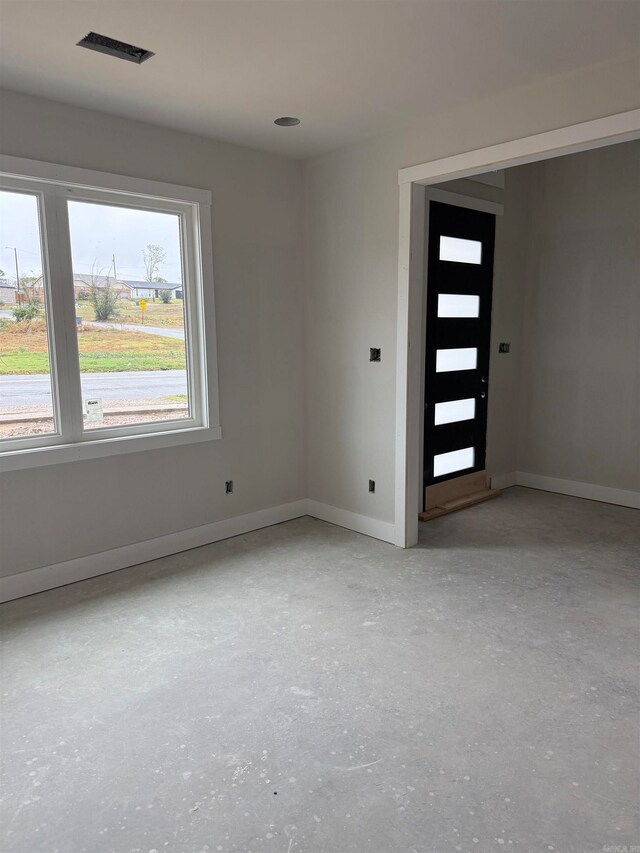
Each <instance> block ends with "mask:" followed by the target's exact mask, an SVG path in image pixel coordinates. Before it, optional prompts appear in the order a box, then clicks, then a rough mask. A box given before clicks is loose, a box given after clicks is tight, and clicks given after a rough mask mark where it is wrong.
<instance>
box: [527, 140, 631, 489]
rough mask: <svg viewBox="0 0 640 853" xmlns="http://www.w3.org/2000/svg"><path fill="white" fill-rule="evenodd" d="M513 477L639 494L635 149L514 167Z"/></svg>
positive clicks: (606, 150) (616, 148) (622, 148)
mask: <svg viewBox="0 0 640 853" xmlns="http://www.w3.org/2000/svg"><path fill="white" fill-rule="evenodd" d="M515 172H521V173H526V179H527V180H528V182H529V194H528V195H529V201H528V205H529V223H528V228H527V240H526V256H524V257H523V265H522V272H523V277H524V281H525V301H524V304H523V318H524V326H523V332H524V335H523V341H522V351H523V358H522V373H521V378H520V420H519V439H518V470H520V471H523V472H528V473H533V474H538V475H541V476H545V477H554V478H560V479H566V480H574V481H578V482H584V483H593V484H596V485H600V486H608V487H612V488H617V489H625V490H631V491H640V219H639V213H640V142H629V143H625V144H621V145H614V146H611V147H609V148H601V149H598V150H596V151H588V152H584V153H582V154H574V155H571V156H568V157H560V158H558V159H556V160H549V161H546V162H544V163H535V164H532V165H530V166H523V167H521V168H520V169H517V170H514V173H515Z"/></svg>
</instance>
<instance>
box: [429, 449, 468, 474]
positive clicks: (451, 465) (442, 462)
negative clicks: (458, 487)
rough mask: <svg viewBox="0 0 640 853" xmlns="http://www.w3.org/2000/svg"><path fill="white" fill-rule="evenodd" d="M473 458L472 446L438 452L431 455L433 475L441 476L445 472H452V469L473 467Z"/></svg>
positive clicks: (461, 469) (458, 469)
mask: <svg viewBox="0 0 640 853" xmlns="http://www.w3.org/2000/svg"><path fill="white" fill-rule="evenodd" d="M474 458H475V453H474V449H473V447H464V448H463V449H462V450H451V451H450V452H449V453H439V454H438V455H437V456H434V457H433V476H434V477H443V476H444V475H445V474H453V472H454V471H463V470H464V469H465V468H473V464H474Z"/></svg>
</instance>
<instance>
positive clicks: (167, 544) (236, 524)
mask: <svg viewBox="0 0 640 853" xmlns="http://www.w3.org/2000/svg"><path fill="white" fill-rule="evenodd" d="M304 515H310V516H313V517H314V518H319V519H321V520H322V521H329V522H331V523H332V524H337V525H338V526H340V527H346V528H347V529H349V530H353V531H355V532H356V533H364V534H365V535H366V536H373V537H374V538H375V539H382V540H383V541H384V542H392V543H393V542H394V531H395V527H394V525H393V524H390V523H388V522H384V521H378V520H376V519H375V518H367V517H366V516H364V515H358V514H357V513H354V512H348V511H347V510H344V509H338V508H336V507H333V506H328V505H327V504H322V503H318V502H317V501H310V500H299V501H292V502H291V503H286V504H281V505H280V506H274V507H270V508H269V509H261V510H258V511H257V512H249V513H247V514H246V515H238V516H235V517H234V518H226V519H224V520H222V521H215V522H213V523H212V524H204V525H202V526H201V527H192V528H190V529H189V530H181V531H179V532H177V533H169V534H167V535H166V536H159V537H157V538H156V539H147V540H145V541H144V542H135V543H134V544H133V545H124V546H122V547H121V548H112V549H110V550H109V551H101V552H100V553H98V554H89V555H88V556H86V557H77V558H75V559H73V560H66V561H65V562H63V563H56V564H54V565H51V566H42V567H41V568H38V569H31V570H29V571H26V572H20V573H18V574H16V575H9V576H8V577H5V578H1V579H0V602H3V601H11V600H13V599H14V598H22V597H23V596H25V595H33V594H34V593H36V592H44V590H47V589H53V588H54V587H58V586H65V585H66V584H69V583H75V582H76V581H82V580H87V579H88V578H93V577H97V576H98V575H105V574H108V573H109V572H116V571H118V570H120V569H126V568H129V567H130V566H137V565H139V564H140V563H147V562H149V560H157V559H159V558H160V557H167V556H169V555H170V554H178V553H179V552H180V551H189V550H190V549H191V548H199V547H200V546H201V545H209V544H211V543H212V542H219V541H220V540H222V539H229V538H230V537H232V536H239V535H240V534H242V533H250V532H251V531H252V530H259V529H260V528H262V527H270V526H271V525H272V524H280V523H281V522H282V521H290V520H291V519H292V518H300V517H301V516H304Z"/></svg>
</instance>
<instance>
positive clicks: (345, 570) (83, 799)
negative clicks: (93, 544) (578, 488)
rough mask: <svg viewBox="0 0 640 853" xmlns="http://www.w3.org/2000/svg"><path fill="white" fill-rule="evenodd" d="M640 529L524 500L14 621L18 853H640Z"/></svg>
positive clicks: (153, 575)
mask: <svg viewBox="0 0 640 853" xmlns="http://www.w3.org/2000/svg"><path fill="white" fill-rule="evenodd" d="M639 519H640V513H638V512H637V511H635V510H631V509H624V508H621V507H613V506H607V505H605V504H599V503H593V502H589V501H582V500H577V499H573V498H567V497H562V496H558V495H549V494H544V493H542V492H535V491H531V490H525V489H511V490H510V491H509V492H507V493H505V494H504V496H503V497H502V498H500V499H499V500H497V501H492V502H490V503H487V504H483V505H481V506H478V507H475V508H472V509H469V510H467V511H465V512H462V513H457V514H455V515H450V516H446V517H444V518H440V519H438V520H436V521H432V522H429V523H428V524H426V525H423V526H422V528H423V529H422V533H421V544H420V546H419V547H417V548H415V549H412V550H410V551H401V550H398V549H396V548H393V547H392V546H388V545H385V544H383V543H381V542H377V541H375V540H373V539H368V538H366V537H364V536H359V535H357V534H354V533H350V532H348V531H346V530H342V529H340V528H337V527H333V526H331V525H329V524H325V523H323V522H319V521H315V520H313V519H310V518H304V519H299V520H297V521H292V522H288V523H286V524H282V525H279V526H277V527H272V528H269V529H267V530H262V531H258V532H256V533H252V534H248V535H245V536H241V537H238V538H236V539H231V540H227V541H226V542H220V543H217V544H215V545H210V546H207V547H204V548H199V549H198V550H194V551H190V552H188V553H184V554H180V555H177V556H175V557H171V558H167V559H163V560H158V561H156V562H154V563H148V564H146V565H144V566H140V567H137V568H133V569H127V570H125V571H122V572H119V573H115V574H112V575H109V576H105V577H102V578H97V579H95V580H91V581H85V582H83V583H78V584H75V585H73V586H69V587H66V588H64V589H58V590H53V591H51V592H47V593H42V594H40V595H37V596H33V597H31V598H28V599H22V600H20V601H16V602H12V603H10V604H8V605H5V606H4V608H3V616H4V619H3V622H4V664H3V670H4V673H3V685H4V687H3V727H2V737H3V754H4V759H5V764H6V768H5V770H6V777H5V784H4V789H3V794H4V802H3V809H4V821H3V833H4V841H3V843H2V844H1V845H0V849H1V850H2V853H39V851H43V853H107V851H108V852H109V853H133V851H135V853H155V851H157V853H164V851H170V853H201V851H206V853H217V851H224V853H231V851H237V853H240V851H256V853H304V851H308V853H320V851H326V853H426V851H434V853H445V851H472V853H482V851H503V850H509V849H511V850H516V849H518V850H520V851H522V853H530V851H551V850H555V851H558V853H573V851H576V853H578V851H579V853H591V851H597V853H602V851H605V850H616V851H617V850H626V849H627V847H628V849H629V850H631V845H640V828H639V825H638V813H637V807H636V802H637V795H638V791H639V783H638V776H637V764H638V762H637V745H638V740H637V735H638V726H637V722H638V699H637V669H636V662H637V658H636V653H637V650H638V644H637V641H638V621H637V613H636V611H635V607H634V606H635V604H636V603H637V592H638V586H637V582H638V575H639V574H640V523H639ZM624 845H627V847H625V846H624Z"/></svg>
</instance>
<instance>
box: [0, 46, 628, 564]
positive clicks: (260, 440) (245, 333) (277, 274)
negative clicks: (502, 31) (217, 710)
mask: <svg viewBox="0 0 640 853" xmlns="http://www.w3.org/2000/svg"><path fill="white" fill-rule="evenodd" d="M636 74H637V66H636V65H635V64H634V63H633V62H632V61H629V62H617V63H611V64H605V65H601V66H598V67H594V68H589V69H583V70H581V71H580V72H576V73H573V74H571V75H566V76H564V77H561V78H556V79H553V80H548V81H546V82H545V83H544V84H541V85H537V86H532V87H527V88H524V89H518V90H511V91H506V92H505V93H503V94H501V95H499V96H496V97H494V98H492V99H489V100H486V101H482V102H476V103H473V104H469V105H466V106H461V107H460V108H458V109H456V110H455V111H452V112H449V113H447V114H444V115H442V116H440V117H439V118H437V119H431V120H429V122H424V123H422V124H420V125H418V126H416V127H414V128H413V129H412V130H410V131H409V130H407V131H403V132H402V133H398V134H394V135H391V136H385V137H382V138H378V139H373V140H369V141H367V142H364V143H362V144H359V145H355V146H351V147H348V148H346V149H342V150H340V151H337V152H334V153H331V154H328V155H326V156H323V157H319V158H315V159H313V160H311V161H308V162H307V163H305V164H304V165H303V166H301V165H300V164H299V163H297V162H293V161H290V160H287V159H285V158H279V157H276V156H272V155H267V154H262V153H258V152H255V151H251V150H248V149H244V148H240V147H237V146H232V145H227V144H222V143H216V142H212V141H210V140H206V139H201V138H198V137H194V136H189V135H185V134H180V133H177V132H174V131H170V130H163V129H160V128H157V127H152V126H150V125H144V124H141V123H135V122H130V121H126V122H124V121H118V120H117V119H115V118H113V117H110V116H107V115H103V114H100V113H96V112H92V111H87V110H80V109H76V108H71V107H66V106H63V105H61V104H56V103H53V102H50V101H44V100H40V99H36V98H31V97H27V96H22V95H18V94H15V93H5V94H3V96H2V102H1V104H0V109H1V110H2V137H1V142H0V145H1V148H2V150H3V151H4V152H5V153H7V154H13V155H17V156H21V157H28V158H33V159H40V160H47V161H51V162H59V163H63V164H68V165H73V166H79V167H85V168H91V169H97V170H102V171H111V172H116V173H120V174H131V175H134V176H136V177H142V178H149V179H152V180H153V179H155V180H162V181H169V182H172V183H176V184H185V185H191V186H196V187H203V188H205V189H210V190H212V192H213V204H214V206H213V246H214V267H215V280H216V305H217V312H218V317H217V329H218V341H219V368H220V404H221V418H222V427H223V431H224V438H223V439H222V440H221V441H218V442H212V443H210V444H203V445H191V446H185V447H181V448H177V449H167V450H157V451H148V452H145V453H139V454H130V455H126V456H119V457H115V458H105V459H99V460H91V461H86V462H77V463H73V464H61V465H55V466H51V467H49V468H36V469H31V470H27V471H23V472H12V473H9V474H6V475H3V478H2V484H1V485H2V509H1V511H0V524H1V525H2V528H1V529H0V539H1V545H2V566H3V568H2V571H3V572H4V574H12V573H15V572H22V571H25V570H28V569H32V568H36V567H39V566H46V565H50V564H53V563H58V562H61V561H64V560H70V559H72V558H75V557H82V556H83V555H87V554H92V553H95V552H99V551H104V550H107V549H112V548H116V547H119V546H123V545H127V544H130V543H134V542H140V541H143V540H146V539H150V538H153V537H157V536H162V535H164V534H167V533H172V532H174V531H180V530H184V529H188V528H193V527H197V526H200V525H205V524H209V523H210V522H213V521H216V520H219V519H224V518H228V517H232V516H236V515H239V514H242V513H247V512H251V511H253V510H258V509H261V508H264V507H269V506H273V505H278V504H282V503H285V502H288V501H295V500H298V499H300V498H302V497H304V496H305V495H306V496H307V497H309V498H311V499H313V500H315V501H318V502H321V503H323V504H328V505H330V506H334V507H338V508H343V509H346V510H350V511H352V512H354V513H359V514H361V515H364V516H369V517H372V518H374V519H380V520H382V521H387V522H393V521H394V469H395V459H394V452H395V350H396V312H397V298H396V297H397V260H398V186H397V171H398V169H399V168H401V167H404V166H409V165H412V164H416V163H421V162H424V161H427V160H430V159H435V158H439V157H444V156H448V155H451V154H455V153H457V152H462V151H467V150H472V149H474V148H478V147H481V146H486V145H491V144H495V143H498V142H501V141H505V140H508V139H513V138H516V137H520V136H527V135H530V134H533V133H538V132H542V131H544V130H549V129H552V128H555V127H559V126H564V125H568V124H572V123H576V122H579V121H586V120H588V119H592V118H597V117H599V116H603V115H607V114H610V113H616V112H622V111H624V110H628V109H633V108H636V107H638V106H639V105H640V103H639V101H640V97H639V94H638V91H637V85H636ZM302 171H304V184H303V182H302V175H301V173H302ZM302 189H303V192H302ZM303 193H304V195H303ZM303 200H304V223H305V227H304V264H303V263H302V258H303V253H302V248H301V237H302V233H301V226H300V223H301V221H302V219H303V216H302V213H303V210H302V203H301V202H302V201H303ZM303 270H304V280H305V283H306V297H304V295H303V294H304V289H305V288H304V287H303ZM501 276H502V277H501V279H500V282H501V283H500V284H498V286H497V287H498V291H499V292H498V303H497V308H496V314H495V334H496V335H499V336H500V339H503V337H502V336H503V335H504V337H505V338H506V339H513V338H514V337H516V336H517V335H518V328H519V327H518V323H517V319H514V318H515V317H516V313H517V312H515V310H514V306H515V302H516V300H517V296H516V295H515V292H514V291H512V290H511V288H510V285H509V274H508V270H507V271H506V272H504V274H503V273H501ZM514 286H515V284H514ZM210 319H211V318H209V321H210ZM512 342H514V341H513V340H512ZM371 346H379V347H381V348H382V363H381V364H370V363H369V361H368V353H369V347H371ZM501 364H502V366H501V367H499V368H498V367H496V370H498V372H497V373H496V376H495V377H494V378H493V379H492V383H493V388H492V395H493V396H492V400H495V401H496V405H498V401H500V400H502V401H504V400H505V399H507V398H509V396H510V394H511V392H510V390H509V389H510V388H512V386H513V383H514V381H515V375H516V374H517V370H516V367H515V365H516V364H517V359H512V360H511V361H510V362H508V361H505V362H501ZM492 405H494V404H493V402H492ZM498 414H499V413H498ZM510 414H513V413H512V412H510ZM514 417H515V415H514ZM490 429H491V430H493V433H492V434H493V435H495V436H497V438H496V441H495V443H494V442H492V439H491V436H490V442H489V454H490V458H493V459H494V460H496V462H495V464H496V465H498V464H499V465H501V466H503V467H506V466H508V465H510V464H511V459H512V458H513V455H514V452H515V449H516V445H515V444H514V440H513V436H512V435H511V434H510V433H509V421H507V420H503V419H502V418H501V417H493V415H492V413H491V412H490ZM500 429H501V430H502V435H503V437H504V442H503V441H502V439H501V438H500V436H499V433H498V430H500ZM305 443H306V447H305ZM305 460H306V464H305ZM228 478H233V479H234V481H235V493H234V494H233V496H230V497H228V496H225V495H224V494H223V481H224V480H225V479H228ZM369 478H372V479H375V480H376V482H377V490H376V493H375V494H373V495H372V494H369V493H368V491H367V483H368V480H369ZM338 520H339V519H338ZM345 523H346V522H345Z"/></svg>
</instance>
